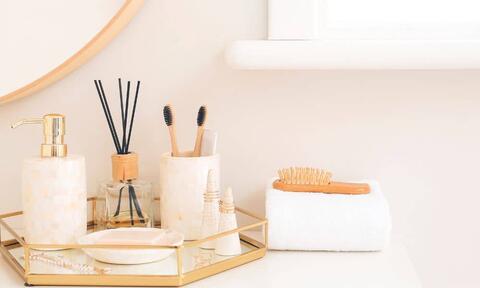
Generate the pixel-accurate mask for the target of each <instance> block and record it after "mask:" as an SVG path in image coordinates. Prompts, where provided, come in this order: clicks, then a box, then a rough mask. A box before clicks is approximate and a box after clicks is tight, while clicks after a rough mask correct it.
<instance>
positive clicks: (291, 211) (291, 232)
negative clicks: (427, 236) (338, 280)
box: [266, 181, 391, 251]
mask: <svg viewBox="0 0 480 288" xmlns="http://www.w3.org/2000/svg"><path fill="white" fill-rule="evenodd" d="M272 182H273V181H270V182H269V183H268V187H267V193H266V214H267V218H268V234H269V243H268V246H269V248H270V249H275V250H325V251H377V250H382V249H383V248H384V247H385V246H386V245H387V243H388V240H389V237H390V230H391V219H390V212H389V208H388V203H387V201H386V199H385V198H384V197H383V194H382V192H381V191H380V186H379V184H378V183H377V182H375V181H363V182H366V183H368V184H369V185H370V189H371V192H370V193H369V194H364V195H341V194H324V193H303V192H285V191H280V190H276V189H273V188H272Z"/></svg>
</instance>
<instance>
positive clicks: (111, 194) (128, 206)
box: [100, 180, 153, 229]
mask: <svg viewBox="0 0 480 288" xmlns="http://www.w3.org/2000/svg"><path fill="white" fill-rule="evenodd" d="M151 188H152V186H151V184H150V183H148V182H145V181H141V180H127V181H107V182H105V183H102V184H101V185H100V189H101V194H102V195H104V196H105V227H106V228H108V229H111V228H120V227H152V226H153V215H152V214H153V213H152V211H153V207H152V201H153V198H152V189H151Z"/></svg>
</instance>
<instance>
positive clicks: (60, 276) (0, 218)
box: [0, 197, 268, 286]
mask: <svg viewBox="0 0 480 288" xmlns="http://www.w3.org/2000/svg"><path fill="white" fill-rule="evenodd" d="M157 200H158V199H157ZM88 203H89V204H90V206H91V210H90V217H89V218H90V219H93V220H89V221H88V223H87V226H88V228H89V232H92V231H98V230H101V229H102V228H99V225H97V223H96V222H97V221H96V220H95V219H97V217H96V216H97V215H96V214H97V198H96V197H92V198H89V199H88ZM236 212H237V217H238V218H239V223H241V224H240V225H239V227H238V228H237V229H234V230H230V231H226V232H223V233H219V234H216V235H212V236H210V237H207V238H203V239H199V240H195V241H185V242H184V243H183V244H182V245H180V246H159V245H103V244H102V245H100V244H96V245H79V244H62V245H58V244H57V245H55V244H31V243H26V242H25V240H24V238H23V237H22V236H21V235H22V233H21V229H14V228H13V227H14V226H15V225H19V224H18V223H19V220H21V219H20V218H21V216H22V214H23V213H22V212H21V211H18V212H13V213H7V214H3V215H0V229H1V230H0V232H2V233H0V252H1V253H2V254H3V256H4V257H5V259H6V260H7V262H8V263H9V265H10V266H11V267H12V268H13V269H14V270H15V271H16V272H17V273H18V274H19V275H20V276H21V277H22V279H23V280H24V281H25V284H26V285H76V286H182V285H185V284H188V283H191V282H194V281H197V280H199V279H202V278H206V277H209V276H212V275H214V274H217V273H220V272H223V271H225V270H228V269H231V268H234V267H237V266H240V265H242V264H245V263H248V262H251V261H254V260H257V259H259V258H262V257H263V256H265V253H266V250H267V235H268V233H267V229H268V228H267V227H268V223H267V220H266V219H264V218H261V217H258V216H256V215H254V214H252V213H250V212H248V211H246V210H243V209H241V208H236ZM15 223H17V224H15ZM234 233H239V235H240V240H241V244H242V253H241V254H240V255H236V256H218V255H215V253H214V251H212V250H204V249H201V248H200V245H201V244H202V243H204V242H207V241H212V240H215V239H218V238H221V237H225V236H228V235H231V234H234ZM258 238H260V239H258ZM45 248H49V249H50V250H46V249H45ZM65 248H67V250H58V249H65ZM84 248H110V249H174V250H175V253H172V255H170V256H169V257H168V258H166V259H164V260H161V261H158V262H154V263H148V264H140V265H114V264H106V263H102V262H98V261H95V260H94V259H92V258H90V257H89V256H87V255H86V254H85V253H84V252H83V251H82V249H84ZM35 249H43V250H41V251H40V250H35ZM55 249H57V250H55ZM39 253H41V255H50V257H55V259H57V258H58V257H60V259H65V260H66V261H67V262H68V263H75V265H76V267H93V268H95V269H94V270H89V272H85V271H83V272H79V271H78V270H72V269H69V268H65V267H58V266H55V265H54V264H52V263H46V262H41V261H37V260H38V258H35V256H38V254H39ZM99 270H102V271H108V272H106V273H99V272H98V271H99ZM92 271H93V272H92Z"/></svg>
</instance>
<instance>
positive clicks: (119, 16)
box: [0, 0, 144, 105]
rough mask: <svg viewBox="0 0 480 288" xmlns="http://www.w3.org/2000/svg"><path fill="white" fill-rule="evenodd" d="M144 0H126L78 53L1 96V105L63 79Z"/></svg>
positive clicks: (104, 41)
mask: <svg viewBox="0 0 480 288" xmlns="http://www.w3.org/2000/svg"><path fill="white" fill-rule="evenodd" d="M143 2H144V1H143V0H125V2H124V3H123V5H122V7H121V8H120V9H119V10H118V12H117V13H116V14H115V15H114V16H113V17H112V19H110V21H109V22H108V23H107V25H105V27H103V29H102V30H100V32H98V33H97V34H96V35H95V36H94V37H93V38H92V39H91V40H90V41H89V42H88V43H87V44H85V46H83V47H82V48H81V49H80V50H79V51H78V52H77V53H75V54H74V55H73V56H71V57H70V58H68V59H67V60H65V61H64V62H63V63H61V64H60V65H59V66H57V67H56V68H55V69H53V70H52V71H50V72H48V73H47V74H45V75H43V76H42V77H40V78H38V79H37V80H35V81H33V82H31V83H30V84H27V85H25V86H23V87H22V88H19V89H17V90H14V91H13V92H10V93H8V94H6V95H3V96H0V105H2V104H5V103H8V102H11V101H13V100H16V99H19V98H22V97H25V96H28V95H31V94H33V93H35V92H37V91H40V90H41V89H43V88H46V87H47V86H49V85H51V84H53V83H55V82H56V81H58V80H60V79H62V78H63V77H65V76H66V75H68V73H70V72H72V71H73V70H75V69H77V68H78V67H80V66H81V65H82V64H84V63H85V62H87V61H88V60H89V59H90V58H92V57H93V56H95V55H96V54H97V53H98V52H100V50H102V49H103V48H104V47H105V46H106V45H107V44H108V43H110V41H111V40H112V39H113V38H114V37H115V36H116V35H117V34H118V33H119V32H120V31H122V29H123V28H124V27H125V26H126V25H127V24H128V23H129V22H130V20H131V19H132V18H133V16H135V14H136V13H137V12H138V10H139V9H140V7H141V6H142V5H143Z"/></svg>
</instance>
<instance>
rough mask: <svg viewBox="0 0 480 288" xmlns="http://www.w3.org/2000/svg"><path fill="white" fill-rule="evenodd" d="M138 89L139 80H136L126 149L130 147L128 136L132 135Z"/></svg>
mask: <svg viewBox="0 0 480 288" xmlns="http://www.w3.org/2000/svg"><path fill="white" fill-rule="evenodd" d="M139 89H140V81H137V89H136V91H135V100H134V102H133V111H132V119H130V129H129V131H128V140H127V151H128V149H129V147H130V137H132V127H133V120H135V111H137V99H138V91H139Z"/></svg>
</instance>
